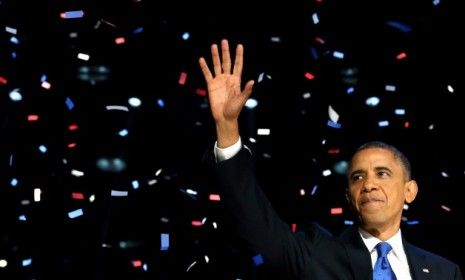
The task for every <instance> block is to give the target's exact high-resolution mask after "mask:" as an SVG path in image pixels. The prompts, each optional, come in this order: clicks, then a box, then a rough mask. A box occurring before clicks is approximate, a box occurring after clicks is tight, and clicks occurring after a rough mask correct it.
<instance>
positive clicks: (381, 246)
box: [376, 242, 392, 258]
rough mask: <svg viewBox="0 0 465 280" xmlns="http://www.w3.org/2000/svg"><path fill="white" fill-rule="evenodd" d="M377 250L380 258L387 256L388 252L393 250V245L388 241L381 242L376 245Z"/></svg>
mask: <svg viewBox="0 0 465 280" xmlns="http://www.w3.org/2000/svg"><path fill="white" fill-rule="evenodd" d="M376 250H377V251H378V258H379V257H386V256H387V254H388V253H389V252H390V251H391V250H392V247H391V245H389V243H387V242H379V243H378V244H377V245H376Z"/></svg>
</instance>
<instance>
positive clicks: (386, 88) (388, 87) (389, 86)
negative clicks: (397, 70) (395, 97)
mask: <svg viewBox="0 0 465 280" xmlns="http://www.w3.org/2000/svg"><path fill="white" fill-rule="evenodd" d="M384 89H385V90H386V91H391V92H394V91H396V86H393V85H386V86H385V87H384Z"/></svg>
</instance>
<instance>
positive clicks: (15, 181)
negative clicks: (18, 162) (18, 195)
mask: <svg viewBox="0 0 465 280" xmlns="http://www.w3.org/2000/svg"><path fill="white" fill-rule="evenodd" d="M10 185H11V186H12V187H16V186H17V185H18V179H16V178H13V179H11V181H10Z"/></svg>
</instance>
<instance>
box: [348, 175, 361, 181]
mask: <svg viewBox="0 0 465 280" xmlns="http://www.w3.org/2000/svg"><path fill="white" fill-rule="evenodd" d="M362 179H363V176H362V175H361V174H354V175H352V177H351V178H350V180H351V181H352V182H357V181H360V180H362Z"/></svg>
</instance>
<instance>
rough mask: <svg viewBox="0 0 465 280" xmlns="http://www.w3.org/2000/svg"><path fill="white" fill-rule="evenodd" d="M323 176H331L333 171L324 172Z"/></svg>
mask: <svg viewBox="0 0 465 280" xmlns="http://www.w3.org/2000/svg"><path fill="white" fill-rule="evenodd" d="M322 174H323V176H325V177H328V176H329V175H331V170H329V169H326V170H323V172H322Z"/></svg>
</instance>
